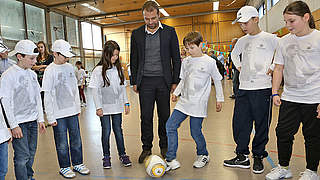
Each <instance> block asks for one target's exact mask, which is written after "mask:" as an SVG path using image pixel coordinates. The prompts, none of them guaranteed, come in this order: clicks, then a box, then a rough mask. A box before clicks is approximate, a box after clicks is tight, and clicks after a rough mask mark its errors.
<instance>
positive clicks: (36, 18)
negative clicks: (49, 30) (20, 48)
mask: <svg viewBox="0 0 320 180" xmlns="http://www.w3.org/2000/svg"><path fill="white" fill-rule="evenodd" d="M26 16H27V28H28V30H27V32H28V39H30V40H32V41H34V42H38V41H44V42H46V21H45V16H44V10H43V9H40V8H37V7H34V6H31V5H29V4H26Z"/></svg>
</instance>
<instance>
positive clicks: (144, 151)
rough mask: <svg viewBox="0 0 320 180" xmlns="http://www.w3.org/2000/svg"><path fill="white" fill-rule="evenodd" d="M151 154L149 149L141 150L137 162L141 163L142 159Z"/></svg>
mask: <svg viewBox="0 0 320 180" xmlns="http://www.w3.org/2000/svg"><path fill="white" fill-rule="evenodd" d="M150 155H151V150H143V151H142V152H141V154H140V156H139V160H138V161H139V163H140V164H141V163H143V161H144V160H145V159H146V158H147V157H148V156H150Z"/></svg>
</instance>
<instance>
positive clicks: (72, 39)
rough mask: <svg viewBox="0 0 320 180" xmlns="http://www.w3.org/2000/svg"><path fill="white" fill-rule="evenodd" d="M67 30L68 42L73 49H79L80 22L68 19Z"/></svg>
mask: <svg viewBox="0 0 320 180" xmlns="http://www.w3.org/2000/svg"><path fill="white" fill-rule="evenodd" d="M66 28H67V37H68V42H69V43H70V45H71V46H73V47H79V29H78V21H77V20H76V19H72V18H70V17H66Z"/></svg>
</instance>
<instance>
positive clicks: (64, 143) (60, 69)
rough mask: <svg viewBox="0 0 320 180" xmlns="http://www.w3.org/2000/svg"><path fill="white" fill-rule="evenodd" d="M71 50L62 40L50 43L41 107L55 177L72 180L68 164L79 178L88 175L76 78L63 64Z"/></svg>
mask: <svg viewBox="0 0 320 180" xmlns="http://www.w3.org/2000/svg"><path fill="white" fill-rule="evenodd" d="M71 50H72V49H71V46H70V44H69V43H68V42H66V41H64V40H56V41H55V42H54V43H53V45H52V51H53V56H54V61H53V63H51V64H50V65H49V66H48V67H47V68H46V70H45V72H44V76H43V80H42V91H44V107H45V111H46V114H47V119H48V123H49V124H50V125H51V126H53V132H54V140H55V145H56V150H57V155H58V162H59V166H60V171H59V173H60V174H61V175H62V176H63V177H65V178H73V177H75V176H76V174H75V173H74V172H73V171H72V170H71V162H72V165H73V170H74V171H76V172H79V173H80V174H82V175H87V174H89V173H90V171H89V169H88V168H87V167H86V166H85V165H84V164H83V153H82V142H81V136H80V127H79V118H78V115H79V114H80V111H81V110H80V98H79V90H78V84H77V78H76V76H75V71H74V68H73V66H72V65H71V64H69V63H67V62H68V61H69V58H70V57H73V56H74V53H73V52H72V51H71ZM68 134H69V138H68ZM68 139H69V142H68ZM69 147H70V148H69ZM70 154H71V162H70Z"/></svg>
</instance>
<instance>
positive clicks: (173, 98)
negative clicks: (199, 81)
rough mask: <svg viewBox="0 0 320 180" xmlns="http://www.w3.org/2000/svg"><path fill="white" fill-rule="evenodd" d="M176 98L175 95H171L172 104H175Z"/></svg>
mask: <svg viewBox="0 0 320 180" xmlns="http://www.w3.org/2000/svg"><path fill="white" fill-rule="evenodd" d="M177 99H178V97H177V96H176V95H174V94H173V95H172V97H171V100H172V102H177Z"/></svg>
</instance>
